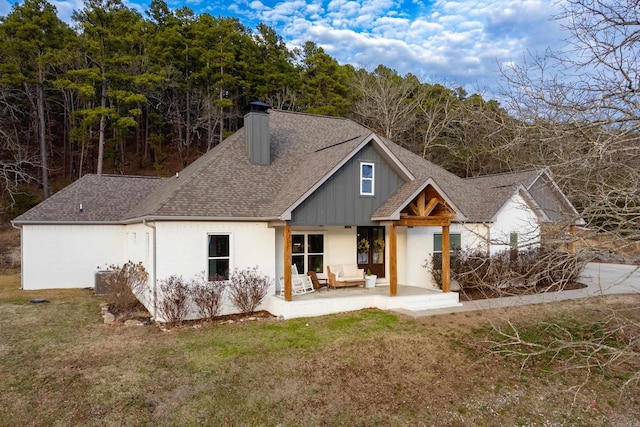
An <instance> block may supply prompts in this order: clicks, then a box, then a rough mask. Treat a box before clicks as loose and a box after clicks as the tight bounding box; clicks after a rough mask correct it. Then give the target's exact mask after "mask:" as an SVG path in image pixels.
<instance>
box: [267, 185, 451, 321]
mask: <svg viewBox="0 0 640 427" xmlns="http://www.w3.org/2000/svg"><path fill="white" fill-rule="evenodd" d="M403 199H404V198H403ZM397 206H400V207H399V208H398V207H397ZM455 217H456V214H455V209H453V208H452V207H451V204H450V202H449V201H448V200H447V199H446V198H445V197H443V196H442V192H440V191H439V190H438V189H437V188H436V186H435V185H434V184H433V183H432V182H430V181H427V182H425V183H424V185H422V186H420V187H418V188H415V187H414V191H413V192H412V193H409V194H407V196H406V199H404V202H401V203H400V204H396V209H395V210H393V211H390V212H388V213H386V214H384V215H372V217H371V220H372V221H373V223H374V224H377V225H378V227H368V228H379V229H382V230H383V231H384V233H383V236H384V238H385V239H386V242H384V243H383V247H384V253H382V258H383V259H384V260H385V263H386V273H385V274H384V276H383V277H384V280H382V281H380V280H378V282H377V283H378V285H377V286H376V288H374V289H364V288H356V289H351V290H344V291H347V292H348V293H342V294H337V293H336V292H335V291H334V292H331V297H329V296H326V297H325V296H324V295H322V294H323V292H316V293H313V294H310V295H294V293H293V292H292V272H291V268H288V266H291V265H292V264H296V261H295V260H294V259H293V257H294V255H297V253H298V251H297V249H296V248H292V242H295V239H292V236H293V235H294V234H295V233H296V232H297V227H295V226H291V225H289V224H288V223H283V224H281V225H280V227H281V230H282V234H281V235H282V238H281V242H282V246H281V252H280V253H281V254H282V258H280V259H281V260H282V261H280V262H281V263H282V264H281V266H282V267H283V268H282V269H281V270H280V271H281V272H282V276H281V278H282V280H281V282H282V288H281V290H282V292H280V294H281V295H278V296H276V297H275V299H274V300H273V302H272V304H273V305H274V307H275V306H277V308H274V311H272V313H274V314H275V313H276V312H278V313H286V314H292V315H294V316H296V315H297V309H293V308H281V307H280V306H281V305H282V304H285V303H295V304H293V305H296V306H298V307H301V306H307V307H308V308H309V310H310V311H308V312H307V313H306V314H303V315H319V314H311V312H313V313H322V314H327V313H332V312H338V311H348V310H357V309H360V308H366V307H378V308H382V309H387V308H389V309H393V308H406V309H411V308H410V306H412V303H411V302H410V301H411V300H414V301H415V303H413V304H414V305H415V306H416V307H418V306H419V307H420V308H419V309H427V308H430V307H431V306H433V308H442V307H445V306H451V305H456V304H458V295H457V294H454V293H450V292H449V291H450V284H449V262H450V261H449V229H450V226H451V221H452V220H453V219H454V218H455ZM342 226H343V227H344V228H345V229H352V227H354V228H355V226H354V225H351V224H344V225H342ZM317 227H320V228H324V226H317ZM334 227H336V226H334ZM338 227H341V226H338ZM414 227H438V228H440V230H441V234H442V283H440V284H438V285H440V286H441V289H442V290H439V289H429V288H426V287H420V286H402V285H401V284H400V282H401V281H402V277H401V278H400V280H399V277H398V267H399V265H400V266H401V267H405V266H406V265H407V263H408V260H407V257H406V248H400V250H399V248H398V244H399V239H398V229H407V228H414ZM357 228H358V229H360V228H363V227H357ZM364 228H366V227H364ZM329 235H330V234H329ZM357 236H358V239H360V231H358V233H357ZM355 237H356V233H355V230H353V240H352V241H346V242H345V241H344V240H343V242H345V244H343V246H341V248H340V250H339V252H341V253H343V254H345V251H344V249H343V248H344V247H347V246H350V247H351V248H352V249H350V250H351V252H348V251H347V253H348V254H349V255H347V256H344V258H343V259H341V261H343V262H344V263H349V262H350V263H353V264H355V263H356V255H360V254H359V253H356V252H357V251H356V239H355ZM304 242H305V243H308V242H307V241H306V240H305V241H304ZM372 242H373V241H372ZM368 246H369V245H367V247H368ZM334 248H335V247H334ZM423 250H424V251H425V256H426V254H427V249H426V246H425V247H424V249H423ZM345 255H346V254H345ZM327 258H329V256H327V257H326V258H325V260H326V259H327ZM423 259H424V258H423ZM325 264H331V263H330V262H326V263H325ZM357 264H358V266H359V267H361V268H362V266H361V265H360V264H362V263H361V262H360V261H359V258H358V262H357ZM309 265H310V263H309ZM411 265H413V264H411ZM416 268H420V266H419V265H418V266H417V267H416ZM324 269H325V271H321V270H316V272H317V273H324V272H326V265H325V266H324ZM298 271H299V272H300V273H303V272H304V271H307V269H305V270H302V271H301V270H300V269H298ZM365 271H366V268H365ZM374 274H375V273H374ZM379 278H380V276H379ZM405 283H406V282H405ZM412 284H414V283H412ZM415 284H416V285H419V284H418V283H415ZM443 294H444V295H445V296H443ZM447 294H451V295H447ZM328 298H332V299H333V298H339V302H338V300H336V301H334V300H332V301H328V300H327V299H328ZM347 298H353V299H360V300H361V301H360V302H355V301H353V302H348V301H345V300H346V299H347ZM396 298H397V300H395V301H394V299H396ZM322 304H324V305H325V306H326V307H324V308H321V307H317V308H315V306H316V305H322ZM442 304H445V305H442ZM311 307H314V308H311ZM342 307H344V309H342ZM349 307H356V308H349ZM358 307H359V308H358ZM414 309H418V308H414ZM270 311H271V310H270ZM303 311H304V310H303ZM286 314H283V315H284V316H285V317H286Z"/></svg>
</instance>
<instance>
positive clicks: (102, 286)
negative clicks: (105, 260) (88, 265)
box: [93, 270, 116, 295]
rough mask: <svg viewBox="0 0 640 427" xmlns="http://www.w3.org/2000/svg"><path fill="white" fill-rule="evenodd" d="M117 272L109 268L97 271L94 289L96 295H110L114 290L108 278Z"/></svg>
mask: <svg viewBox="0 0 640 427" xmlns="http://www.w3.org/2000/svg"><path fill="white" fill-rule="evenodd" d="M115 273H116V272H115V271H109V270H104V271H97V272H96V278H95V283H94V286H93V290H94V292H95V294H96V295H109V294H111V293H112V292H113V290H112V289H111V287H110V286H109V280H108V278H109V277H111V276H112V275H114V274H115Z"/></svg>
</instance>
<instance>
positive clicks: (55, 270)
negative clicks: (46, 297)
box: [22, 225, 125, 289]
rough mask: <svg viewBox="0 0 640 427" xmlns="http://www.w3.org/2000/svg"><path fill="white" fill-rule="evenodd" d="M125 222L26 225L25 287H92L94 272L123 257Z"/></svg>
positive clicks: (23, 279) (23, 262) (23, 271)
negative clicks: (122, 223) (113, 223)
mask: <svg viewBox="0 0 640 427" xmlns="http://www.w3.org/2000/svg"><path fill="white" fill-rule="evenodd" d="M124 230H125V227H124V226H122V225H23V226H22V288H23V289H52V288H84V287H93V286H94V283H95V273H96V272H97V271H98V270H102V269H104V268H105V267H107V266H109V265H111V264H117V265H121V264H122V263H123V262H124V261H125V259H124V248H125V233H124Z"/></svg>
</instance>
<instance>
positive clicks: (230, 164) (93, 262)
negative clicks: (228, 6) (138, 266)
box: [13, 108, 577, 317]
mask: <svg viewBox="0 0 640 427" xmlns="http://www.w3.org/2000/svg"><path fill="white" fill-rule="evenodd" d="M576 217H577V213H576V211H575V209H574V208H573V206H571V203H570V202H569V201H568V200H567V198H566V197H564V195H563V194H562V192H561V191H560V189H559V188H558V187H557V185H555V183H554V182H553V179H552V178H551V176H550V175H549V173H548V172H546V171H527V172H521V173H513V174H501V175H492V176H487V177H480V178H473V179H461V178H459V177H457V176H455V175H453V174H451V173H449V172H447V171H445V170H444V169H442V168H440V167H438V166H436V165H434V164H433V163H430V162H428V161H426V160H424V159H422V158H421V157H419V156H417V155H415V154H413V153H411V152H409V151H408V150H406V149H404V148H402V147H400V146H398V145H396V144H394V143H392V142H391V141H388V140H386V139H384V138H381V137H380V136H378V135H376V134H375V133H372V132H371V130H369V129H368V128H366V127H364V126H361V125H359V124H357V123H355V122H353V121H351V120H348V119H343V118H336V117H323V116H315V115H308V114H301V113H292V112H285V111H278V110H268V111H267V110H266V109H264V108H262V109H260V108H258V109H254V111H251V112H249V113H248V114H247V115H246V117H245V126H244V128H243V129H241V130H239V131H238V132H236V133H235V134H234V135H232V136H230V137H229V138H227V139H226V140H225V141H223V142H222V143H221V144H220V145H218V146H216V147H215V148H214V149H212V150H211V151H209V152H207V153H206V154H204V155H203V156H202V157H200V158H199V159H198V160H196V161H195V162H194V163H192V164H191V165H190V166H188V167H187V168H186V169H184V170H183V171H181V172H180V173H179V174H176V175H175V176H173V177H169V178H150V177H132V176H114V175H85V176H84V177H82V178H81V179H79V180H78V181H76V182H74V183H73V184H71V185H69V186H68V187H66V188H64V189H63V190H61V191H60V192H58V193H56V194H55V195H53V196H52V197H50V198H49V199H47V200H45V201H44V202H42V203H41V204H39V205H38V206H36V207H34V208H33V209H31V210H30V211H28V212H26V213H24V214H23V215H21V216H19V217H18V218H16V219H15V220H14V221H13V223H14V225H16V226H19V227H20V228H21V239H22V287H23V289H44V288H65V287H88V286H93V284H94V277H95V274H96V272H97V271H99V270H102V269H104V268H105V267H106V266H108V265H111V264H115V265H122V264H123V263H125V262H127V261H128V260H130V261H134V262H142V263H143V264H144V266H145V268H146V269H147V271H148V272H149V275H150V277H149V291H148V294H147V295H146V296H144V298H143V301H144V302H145V303H146V305H147V307H148V308H150V311H152V313H153V314H156V313H155V312H154V309H153V307H155V302H154V299H155V298H157V292H156V291H157V285H158V282H159V281H160V280H163V279H165V278H167V277H169V276H170V275H176V274H177V275H182V276H183V277H185V278H189V277H192V276H193V275H195V274H198V273H199V272H202V271H204V272H205V273H206V274H208V275H209V276H215V275H221V276H225V277H227V276H228V274H229V272H230V271H233V270H234V269H235V268H248V267H253V266H257V267H258V269H259V271H260V272H261V273H262V274H264V275H268V276H270V277H272V278H274V283H273V287H272V289H271V290H270V295H269V296H268V297H267V299H266V300H265V302H264V303H263V306H262V308H264V309H266V310H269V311H271V312H272V313H273V314H276V315H282V316H284V317H297V316H307V315H316V314H325V313H331V312H336V311H345V310H351V309H358V308H363V307H369V306H372V305H373V306H378V307H380V308H398V307H400V308H401V307H405V308H407V307H409V308H426V307H442V306H447V305H456V304H459V303H458V297H457V294H456V293H454V292H449V281H448V279H449V278H448V274H443V283H442V284H434V283H432V282H431V280H432V279H431V276H430V274H429V271H428V269H427V268H425V267H424V265H425V263H426V262H427V261H428V260H429V258H430V256H431V255H432V254H433V253H438V252H440V253H442V263H443V270H444V271H445V272H446V271H448V266H449V250H450V249H451V247H452V246H463V247H481V248H485V249H486V250H487V251H490V252H495V251H499V250H501V249H504V248H508V247H511V246H512V245H514V244H518V245H520V244H521V243H526V244H527V245H530V244H533V245H535V244H538V243H539V239H540V232H539V226H540V225H541V224H542V223H545V222H549V221H556V222H563V223H565V224H573V222H572V221H574V218H576ZM363 240H365V241H366V242H367V243H368V244H367V245H363V244H362V245H359V242H362V241H363ZM365 249H366V250H365ZM345 263H351V264H356V263H357V264H358V265H359V267H360V268H364V269H366V270H371V271H372V272H373V273H375V274H377V276H378V279H377V284H378V285H379V286H380V287H381V289H383V290H384V292H382V293H381V292H380V290H379V289H378V292H377V293H376V296H370V297H369V299H366V298H364V297H361V298H357V297H354V299H353V301H351V300H350V301H346V300H345V299H342V300H341V301H340V302H337V301H332V300H330V299H326V295H323V297H325V299H323V300H313V301H312V299H310V298H304V299H302V298H297V297H294V296H293V295H292V289H291V282H292V278H291V270H292V269H291V268H289V266H291V265H293V264H295V265H296V266H297V268H298V270H299V271H300V272H306V271H309V270H314V271H316V272H318V273H320V274H324V273H326V267H327V266H328V265H333V264H345ZM445 269H446V270H445ZM281 287H282V288H283V289H281ZM439 287H441V289H442V291H441V290H440V289H438V288H439ZM399 289H400V290H401V291H400V292H399ZM416 289H423V290H424V291H425V292H424V294H425V295H426V296H424V295H422V296H420V297H418V296H416V295H415V294H416V292H415V290H416ZM403 290H404V291H403ZM334 292H338V291H334ZM281 295H282V296H281ZM343 295H346V294H343ZM419 301H422V302H419ZM232 310H233V308H232V307H231V306H226V308H225V312H227V313H228V312H231V311H232Z"/></svg>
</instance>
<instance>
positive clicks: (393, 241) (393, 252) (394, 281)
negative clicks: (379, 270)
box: [389, 223, 398, 297]
mask: <svg viewBox="0 0 640 427" xmlns="http://www.w3.org/2000/svg"><path fill="white" fill-rule="evenodd" d="M397 240H398V238H397V234H396V224H395V223H392V224H391V228H389V264H391V265H390V266H389V269H390V272H389V276H390V277H389V296H390V297H395V296H396V295H398V241H397Z"/></svg>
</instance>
